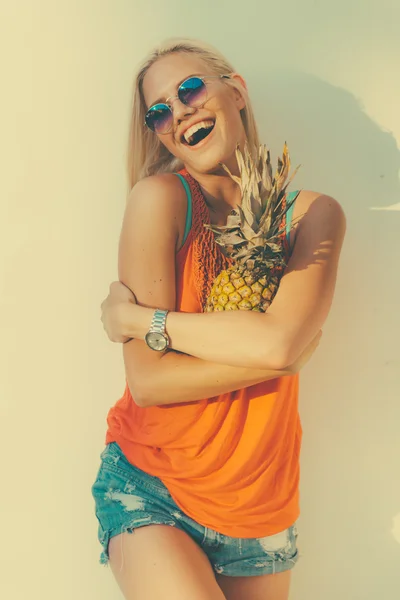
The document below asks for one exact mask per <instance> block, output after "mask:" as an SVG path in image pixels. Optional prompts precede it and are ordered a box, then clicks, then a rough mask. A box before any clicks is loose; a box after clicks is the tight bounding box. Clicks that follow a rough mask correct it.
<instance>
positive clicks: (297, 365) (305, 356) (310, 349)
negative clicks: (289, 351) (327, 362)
mask: <svg viewBox="0 0 400 600" xmlns="http://www.w3.org/2000/svg"><path fill="white" fill-rule="evenodd" d="M321 337H322V331H321V330H320V331H319V332H318V333H317V335H316V336H315V338H314V339H313V340H312V342H310V343H309V344H308V346H307V348H306V349H305V350H303V353H302V354H300V356H299V358H298V359H297V360H296V361H295V362H294V363H293V364H292V365H290V366H289V367H288V369H289V371H290V372H291V373H293V374H296V373H298V372H299V371H301V369H302V368H303V367H304V366H305V365H306V364H307V363H308V361H309V360H310V358H311V357H312V355H313V354H314V352H315V350H316V349H317V348H318V346H319V343H320V341H321Z"/></svg>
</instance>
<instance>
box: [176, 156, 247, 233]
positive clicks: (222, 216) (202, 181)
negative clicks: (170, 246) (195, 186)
mask: <svg viewBox="0 0 400 600" xmlns="http://www.w3.org/2000/svg"><path fill="white" fill-rule="evenodd" d="M236 168H237V167H236ZM187 171H188V173H190V175H191V176H192V177H193V178H194V179H196V181H197V182H198V183H199V185H200V187H201V190H202V192H203V194H204V197H205V200H206V202H207V205H208V207H209V210H210V211H211V212H213V213H214V214H216V215H217V220H218V221H219V220H222V221H223V222H225V220H226V217H227V216H228V215H229V214H230V212H231V211H232V209H233V208H236V206H238V205H240V203H241V192H240V187H239V186H238V184H237V183H236V182H235V181H233V179H232V178H231V177H230V176H229V174H228V173H226V171H224V169H222V168H221V169H219V170H218V171H216V172H214V173H197V172H195V171H193V170H192V169H190V168H188V169H187ZM234 174H235V175H236V173H234ZM213 220H214V219H213Z"/></svg>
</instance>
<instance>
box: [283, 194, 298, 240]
mask: <svg viewBox="0 0 400 600" xmlns="http://www.w3.org/2000/svg"><path fill="white" fill-rule="evenodd" d="M299 194H300V190H296V191H295V192H290V194H287V196H286V202H292V201H293V200H294V199H295V198H296V197H297V196H298V195H299ZM294 205H295V201H294V202H292V204H291V206H290V208H289V210H288V211H287V213H286V239H287V241H288V242H289V241H290V228H291V226H292V218H293V210H294Z"/></svg>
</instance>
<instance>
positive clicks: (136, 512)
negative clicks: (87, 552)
mask: <svg viewBox="0 0 400 600" xmlns="http://www.w3.org/2000/svg"><path fill="white" fill-rule="evenodd" d="M92 494H93V497H94V499H95V511H96V517H97V520H98V524H99V526H98V538H99V541H100V544H101V545H102V548H103V551H102V553H101V556H100V563H101V564H107V563H108V559H109V556H108V543H109V540H110V538H111V537H113V536H115V535H118V534H120V533H123V532H129V533H132V532H133V531H134V530H135V529H137V528H139V527H144V526H146V525H169V526H171V527H177V528H178V529H181V530H182V531H184V532H185V533H186V534H187V535H189V536H190V537H191V538H192V539H193V540H194V541H195V542H196V543H197V544H198V545H199V546H200V547H201V548H202V550H203V551H204V552H205V554H206V555H207V557H208V559H209V561H210V563H211V565H212V567H213V569H214V572H215V573H216V574H221V575H227V576H231V577H239V576H242V577H243V576H255V575H269V574H272V573H281V572H282V571H287V570H289V569H291V568H293V567H294V565H295V564H296V562H297V560H298V551H297V547H296V541H297V528H296V524H294V525H292V526H291V527H289V528H288V529H286V530H285V531H282V532H281V533H277V534H275V535H271V536H267V537H264V538H235V537H229V536H226V535H223V534H221V533H218V532H217V531H214V530H212V529H209V528H207V527H203V525H200V524H199V523H197V522H196V521H194V520H193V519H191V518H190V517H188V516H187V515H186V514H184V513H183V512H182V510H181V509H180V508H179V507H178V506H177V505H176V504H175V502H174V500H173V499H172V497H171V495H170V493H169V492H168V489H167V488H166V487H165V485H164V484H163V483H162V482H161V480H160V479H158V477H153V476H151V475H148V474H147V473H144V472H143V471H141V470H140V469H138V468H137V467H135V466H133V465H132V464H131V463H130V462H128V460H127V459H126V458H125V455H124V454H123V452H122V451H121V449H120V447H119V446H118V444H116V443H115V442H112V443H110V444H108V445H107V446H106V447H105V449H104V450H103V452H102V454H101V465H100V469H99V471H98V474H97V477H96V481H95V482H94V484H93V486H92Z"/></svg>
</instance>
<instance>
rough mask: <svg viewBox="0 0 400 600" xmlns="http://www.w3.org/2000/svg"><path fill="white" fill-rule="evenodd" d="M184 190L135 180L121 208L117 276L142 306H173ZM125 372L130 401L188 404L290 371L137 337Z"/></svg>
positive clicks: (162, 180)
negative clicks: (233, 362) (218, 359)
mask: <svg viewBox="0 0 400 600" xmlns="http://www.w3.org/2000/svg"><path fill="white" fill-rule="evenodd" d="M186 206H187V200H186V193H185V191H184V189H183V187H182V186H181V184H180V182H179V180H178V178H177V177H176V176H175V175H158V176H154V177H149V178H146V179H144V180H141V181H140V182H139V183H138V184H136V186H135V187H134V188H133V190H132V192H131V194H130V198H129V200H128V204H127V207H126V211H125V216H124V221H123V225H122V231H121V237H120V245H119V279H120V281H121V282H122V283H123V284H125V285H126V286H127V287H128V288H130V289H131V290H132V291H133V292H134V293H135V296H136V298H137V301H138V303H139V304H140V305H142V306H147V307H157V308H160V309H168V310H175V308H176V292H175V289H176V274H175V255H176V251H177V248H178V247H179V245H180V243H181V240H182V235H183V228H184V221H185V218H184V217H185V214H186ZM123 353H124V363H125V372H126V378H127V382H128V386H129V389H130V391H131V394H132V397H133V399H134V401H135V402H136V404H138V405H139V406H151V405H162V404H176V403H182V402H194V401H196V400H201V399H203V398H210V397H213V396H217V395H219V394H222V393H226V392H231V391H234V390H237V389H241V388H243V387H247V386H250V385H254V384H256V383H261V382H262V381H266V380H268V379H275V378H276V377H281V376H283V375H290V374H292V373H293V372H294V371H295V370H296V367H294V368H293V369H287V370H285V371H277V370H259V369H251V368H237V367H232V366H226V365H221V364H217V363H213V362H209V361H205V360H201V359H198V358H194V357H192V356H188V355H185V354H179V353H176V352H174V351H167V352H164V353H159V352H155V351H153V350H151V349H150V348H148V347H147V345H146V343H145V342H144V341H142V340H136V339H133V340H130V341H129V342H127V343H126V344H124V345H123Z"/></svg>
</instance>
